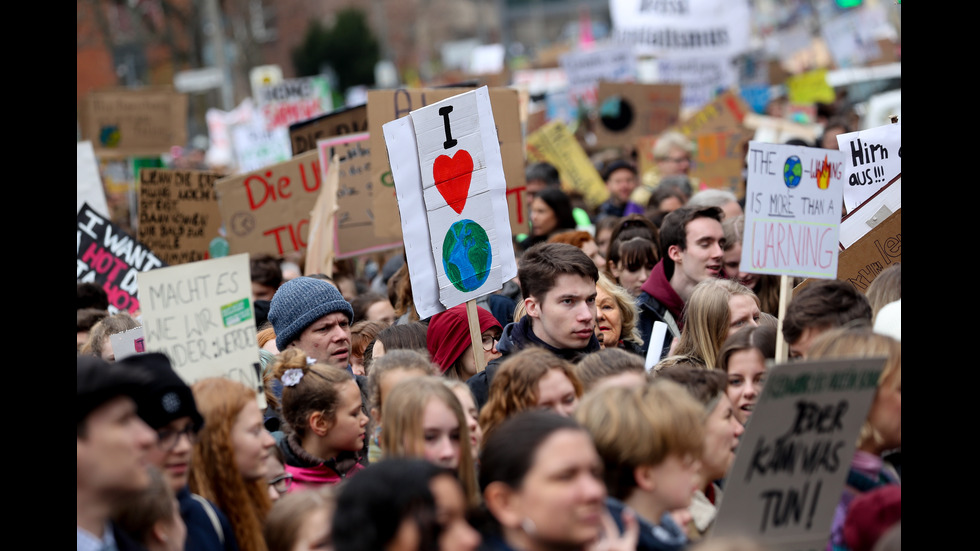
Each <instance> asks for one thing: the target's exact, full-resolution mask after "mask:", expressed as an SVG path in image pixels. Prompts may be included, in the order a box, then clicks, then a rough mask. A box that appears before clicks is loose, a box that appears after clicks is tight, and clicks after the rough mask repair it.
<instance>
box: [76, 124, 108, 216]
mask: <svg viewBox="0 0 980 551" xmlns="http://www.w3.org/2000/svg"><path fill="white" fill-rule="evenodd" d="M77 150H78V153H77V156H76V160H77V161H78V179H77V180H76V182H77V184H76V186H75V212H78V211H80V210H82V205H84V204H85V203H88V205H89V206H90V207H92V210H94V211H95V212H97V213H99V214H101V215H102V216H103V217H105V218H110V216H109V204H108V203H107V202H106V199H105V187H103V185H102V175H101V174H99V163H98V161H96V160H95V150H94V149H92V142H90V141H87V140H86V141H81V142H78V144H77Z"/></svg>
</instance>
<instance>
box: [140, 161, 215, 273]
mask: <svg viewBox="0 0 980 551" xmlns="http://www.w3.org/2000/svg"><path fill="white" fill-rule="evenodd" d="M221 177H222V175H221V174H218V173H216V172H201V171H197V170H171V169H165V168H144V169H142V170H140V173H139V182H140V185H139V220H140V223H139V239H140V241H142V242H143V243H146V245H147V246H148V247H150V248H152V249H153V251H154V252H156V254H158V255H159V256H160V258H162V259H163V260H164V261H165V262H166V263H167V264H171V265H174V264H183V263H185V262H194V261H196V260H204V259H206V258H207V257H208V244H209V243H210V242H211V240H212V239H214V238H215V237H218V235H219V230H220V229H221V213H220V212H219V211H218V196H217V194H216V193H215V191H214V182H215V180H217V179H219V178H221Z"/></svg>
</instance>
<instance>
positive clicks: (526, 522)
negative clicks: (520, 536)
mask: <svg viewBox="0 0 980 551" xmlns="http://www.w3.org/2000/svg"><path fill="white" fill-rule="evenodd" d="M521 529H522V530H524V533H525V534H527V535H529V536H530V535H533V534H534V533H535V532H537V531H538V527H537V526H535V525H534V521H533V520H531V519H530V518H528V517H524V519H523V520H521Z"/></svg>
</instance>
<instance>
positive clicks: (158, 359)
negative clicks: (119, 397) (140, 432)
mask: <svg viewBox="0 0 980 551" xmlns="http://www.w3.org/2000/svg"><path fill="white" fill-rule="evenodd" d="M116 363H117V364H120V365H123V366H126V367H128V368H129V369H132V370H134V371H142V372H145V373H146V374H147V376H148V377H149V379H150V382H149V383H147V385H146V397H145V398H144V399H143V400H142V401H140V402H139V404H138V411H137V414H138V415H139V416H140V417H141V418H142V419H143V420H144V421H146V424H147V425H150V428H152V429H160V428H162V427H164V426H166V425H167V424H169V423H170V422H171V421H173V420H174V419H180V418H181V417H190V418H191V422H192V423H193V424H194V430H201V427H202V426H203V425H204V418H203V417H201V414H200V412H198V411H197V404H196V403H195V402H194V393H193V392H191V387H189V386H187V383H185V382H184V380H183V379H181V377H180V375H178V374H177V372H176V371H174V368H173V367H172V366H171V365H170V358H168V357H167V356H166V355H165V354H162V353H160V352H146V353H144V354H133V355H131V356H126V357H125V358H123V359H121V360H118V361H117V362H116Z"/></svg>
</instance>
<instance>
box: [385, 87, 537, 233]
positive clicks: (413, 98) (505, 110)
mask: <svg viewBox="0 0 980 551" xmlns="http://www.w3.org/2000/svg"><path fill="white" fill-rule="evenodd" d="M468 90H470V89H469V88H412V89H409V88H399V89H397V90H368V105H367V111H368V126H369V127H370V128H381V126H382V125H383V124H385V123H386V122H389V121H393V120H395V119H399V118H401V117H404V116H407V115H408V114H409V113H410V112H411V111H413V110H415V109H419V108H421V107H425V106H426V105H429V104H432V103H434V102H437V101H441V100H444V99H446V98H449V97H452V96H455V95H457V94H461V93H463V92H466V91H468ZM490 104H491V106H492V108H493V120H494V123H495V124H496V131H497V137H498V139H499V142H500V143H499V148H500V156H501V159H502V160H503V165H504V176H505V177H506V180H507V205H508V207H507V208H508V209H509V211H508V212H509V217H510V230H511V234H512V235H518V234H522V233H527V232H528V216H527V214H526V213H525V212H524V210H523V209H524V205H525V203H526V201H525V198H524V135H523V133H522V132H521V118H520V104H519V101H518V94H517V90H513V89H510V88H490ZM370 141H371V150H372V151H375V152H379V153H377V154H376V158H375V159H374V161H373V162H372V163H371V172H373V173H374V181H375V182H381V185H382V186H384V187H386V188H387V189H388V190H389V193H383V192H382V193H378V194H377V195H375V196H374V211H375V212H395V211H396V210H399V209H398V206H397V201H396V199H395V195H396V192H395V189H394V182H393V180H392V176H391V166H390V164H389V161H388V156H389V152H388V151H387V149H386V148H385V140H384V136H383V135H382V133H381V132H374V133H372V134H371V140H370ZM377 222H378V224H377V225H376V226H375V234H376V235H377V236H378V237H383V236H387V237H391V238H395V239H401V237H402V234H401V231H402V227H401V226H400V224H399V223H398V220H397V219H394V218H393V219H391V220H381V219H378V220H377ZM385 222H387V224H385Z"/></svg>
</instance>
